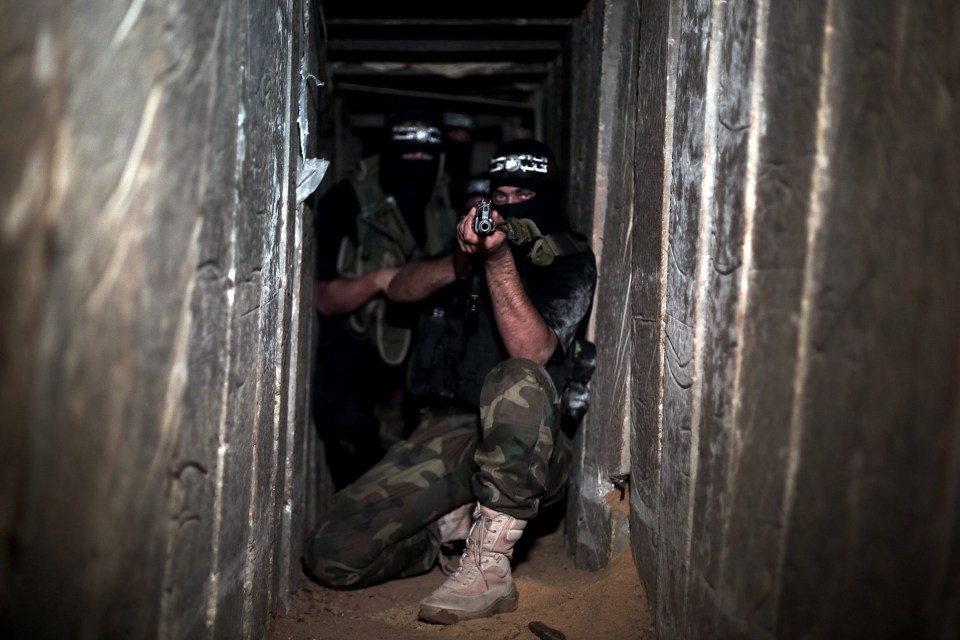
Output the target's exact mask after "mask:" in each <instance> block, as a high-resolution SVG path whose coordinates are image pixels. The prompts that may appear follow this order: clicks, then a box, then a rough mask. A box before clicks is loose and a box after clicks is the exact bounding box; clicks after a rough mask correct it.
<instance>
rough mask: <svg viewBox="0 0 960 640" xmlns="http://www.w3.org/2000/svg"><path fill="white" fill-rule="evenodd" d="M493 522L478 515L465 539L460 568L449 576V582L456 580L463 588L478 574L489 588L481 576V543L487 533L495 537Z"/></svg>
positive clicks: (493, 520)
mask: <svg viewBox="0 0 960 640" xmlns="http://www.w3.org/2000/svg"><path fill="white" fill-rule="evenodd" d="M495 522H496V520H495V519H494V518H488V517H486V516H485V515H483V513H481V514H480V519H479V520H477V521H476V522H475V523H474V525H473V527H472V528H471V529H470V535H469V536H468V537H467V546H466V547H465V548H464V550H463V553H462V554H461V555H460V567H459V568H458V569H457V570H456V572H454V574H453V576H451V578H450V579H451V580H456V581H458V582H459V583H460V585H463V586H465V585H467V584H469V583H470V581H471V580H473V576H474V573H475V572H479V573H480V577H481V578H483V583H484V585H486V586H489V584H488V583H487V577H486V576H485V575H483V542H484V538H486V536H487V533H490V534H492V535H494V536H496V534H497V531H499V529H494V528H493V526H494V524H495ZM491 545H492V543H491ZM490 553H491V555H495V554H494V552H493V550H492V549H491V551H490Z"/></svg>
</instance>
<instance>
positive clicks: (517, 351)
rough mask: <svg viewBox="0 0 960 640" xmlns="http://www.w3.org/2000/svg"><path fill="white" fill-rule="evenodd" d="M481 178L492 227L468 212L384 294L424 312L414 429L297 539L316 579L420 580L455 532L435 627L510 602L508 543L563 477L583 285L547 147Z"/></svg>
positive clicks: (584, 262) (507, 159)
mask: <svg viewBox="0 0 960 640" xmlns="http://www.w3.org/2000/svg"><path fill="white" fill-rule="evenodd" d="M489 178H490V190H491V199H492V213H491V217H492V220H493V222H494V223H495V224H496V227H495V229H494V230H493V232H492V233H491V234H489V235H483V234H481V235H478V233H477V232H476V230H475V227H474V220H475V219H476V210H475V209H474V210H471V212H470V213H469V214H468V215H466V216H465V217H464V218H462V219H461V221H460V223H459V225H458V226H457V231H456V234H457V235H456V237H457V247H456V249H455V250H454V251H452V252H451V253H450V254H448V255H444V256H442V257H440V258H436V259H428V260H420V261H416V262H412V263H409V264H407V265H405V266H404V267H403V268H401V269H400V271H399V272H398V274H397V275H396V277H395V278H394V279H393V280H392V282H391V284H390V287H389V289H388V295H389V296H390V298H391V299H394V300H398V301H404V302H417V301H419V302H420V303H421V304H422V305H423V313H422V315H421V321H420V325H419V335H418V339H417V342H416V345H415V348H414V353H413V355H412V360H411V365H410V370H409V389H410V392H411V393H412V394H413V395H414V396H415V397H416V398H417V399H418V400H419V403H420V406H421V412H420V421H419V426H418V427H417V429H416V430H415V431H414V432H413V433H412V434H411V436H410V437H409V438H408V439H407V440H406V441H404V442H402V443H400V444H398V445H395V446H394V447H393V448H392V449H391V450H390V451H389V452H388V453H387V455H386V456H385V457H384V459H383V460H382V461H381V462H380V463H379V464H378V465H376V466H375V467H374V468H373V469H371V470H370V471H369V472H368V473H366V474H364V476H363V477H361V478H360V479H359V480H358V481H357V482H356V483H354V484H353V485H351V486H350V487H348V488H347V489H346V490H344V491H343V492H341V493H340V494H338V496H337V497H336V500H335V504H334V507H333V510H332V513H330V514H329V516H328V517H327V518H326V519H325V520H324V521H323V522H322V523H321V524H320V526H319V528H318V529H317V531H316V532H315V534H314V536H313V537H312V538H311V539H310V540H308V542H307V544H306V558H305V565H306V567H307V569H308V571H309V573H310V574H311V577H312V578H313V579H315V580H316V581H317V582H319V583H321V584H324V585H326V586H331V587H336V588H356V587H363V586H368V585H372V584H376V583H378V582H382V581H384V580H387V579H390V578H396V577H404V576H410V575H415V574H418V573H422V572H425V571H428V570H429V569H430V568H431V567H432V566H433V564H434V563H435V562H436V560H437V558H438V555H439V552H440V550H441V547H442V545H444V543H447V542H450V541H452V540H456V539H458V538H466V547H465V550H464V552H463V554H462V556H461V558H460V563H459V566H458V567H455V569H454V570H453V571H452V572H451V573H452V575H450V577H449V578H448V579H447V580H446V582H444V583H443V584H442V585H441V586H440V587H439V588H438V589H437V590H436V591H434V592H433V593H432V594H431V595H429V596H428V597H427V598H425V599H424V600H423V601H422V602H421V604H420V617H421V618H422V619H424V620H427V621H430V622H436V623H444V624H449V623H453V622H457V621H459V620H464V619H469V618H478V617H483V616H489V615H492V614H495V613H500V612H505V611H512V610H514V609H516V608H517V603H518V595H517V591H516V588H515V586H514V583H513V578H512V575H511V567H510V563H511V558H512V556H513V548H514V545H515V544H516V542H517V540H518V539H520V537H521V534H522V533H523V530H524V528H525V527H526V525H527V522H528V521H529V520H530V519H532V518H535V517H536V516H537V514H538V511H539V510H540V508H541V507H542V506H544V505H545V504H548V503H550V502H551V501H554V500H557V499H558V498H560V497H562V495H563V489H564V487H565V485H566V483H567V480H568V474H569V462H570V456H571V446H570V439H569V437H568V436H567V434H566V433H564V431H563V430H561V428H560V413H561V407H560V396H561V393H562V390H563V389H564V387H565V384H566V380H565V372H566V371H568V370H569V368H568V367H567V366H566V364H567V363H568V361H569V357H570V355H571V351H572V347H573V344H574V340H575V338H576V336H577V334H578V331H579V330H580V329H581V327H582V325H583V324H584V322H585V321H586V318H587V315H588V312H589V309H590V306H591V302H592V299H593V294H594V290H595V287H596V262H595V257H594V255H593V252H592V251H591V250H590V249H589V246H588V245H587V243H586V241H585V239H584V238H583V237H582V236H578V235H576V234H573V233H572V232H571V231H570V230H569V227H568V225H567V223H566V221H565V219H564V217H563V215H562V209H561V204H562V190H561V182H560V178H559V169H558V167H557V163H556V160H555V158H554V155H553V153H552V152H551V151H550V149H549V148H548V147H547V146H546V145H544V144H543V143H541V142H539V141H536V140H530V139H524V140H516V141H512V142H508V143H506V144H504V145H502V146H501V148H500V149H499V150H498V152H497V153H496V154H495V155H494V157H493V158H492V159H491V161H490V175H489Z"/></svg>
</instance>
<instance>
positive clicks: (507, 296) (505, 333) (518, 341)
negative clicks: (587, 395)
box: [485, 250, 557, 364]
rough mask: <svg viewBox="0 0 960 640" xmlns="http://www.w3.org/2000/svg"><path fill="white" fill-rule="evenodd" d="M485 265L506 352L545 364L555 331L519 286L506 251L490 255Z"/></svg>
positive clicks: (551, 352) (513, 266)
mask: <svg viewBox="0 0 960 640" xmlns="http://www.w3.org/2000/svg"><path fill="white" fill-rule="evenodd" d="M485 268H486V274H487V288H488V289H489V290H490V300H491V302H492V304H493V314H494V318H495V319H496V322H497V329H498V330H499V333H500V337H501V339H502V340H503V345H504V346H505V347H506V348H507V352H508V353H509V354H510V356H511V357H514V358H527V359H528V360H533V361H534V362H537V363H539V364H546V363H547V361H548V360H549V359H550V356H552V355H553V352H554V350H555V349H556V347H557V335H556V333H554V331H553V329H551V328H550V327H549V326H548V325H547V323H546V322H545V321H544V319H543V316H541V315H540V312H539V311H537V308H536V307H534V306H533V303H532V302H531V301H530V298H529V297H528V296H527V293H526V291H524V290H523V284H522V283H521V281H520V274H519V273H517V267H516V264H515V263H514V261H513V256H512V255H511V254H510V251H509V250H508V251H505V252H503V253H500V254H497V255H495V256H490V257H489V258H488V259H487V261H486V263H485Z"/></svg>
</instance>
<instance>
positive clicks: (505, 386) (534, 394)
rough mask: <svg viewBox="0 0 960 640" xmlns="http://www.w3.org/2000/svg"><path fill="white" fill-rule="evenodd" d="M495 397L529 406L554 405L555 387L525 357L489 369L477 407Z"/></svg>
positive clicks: (544, 374) (540, 366)
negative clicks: (533, 404) (534, 404)
mask: <svg viewBox="0 0 960 640" xmlns="http://www.w3.org/2000/svg"><path fill="white" fill-rule="evenodd" d="M497 398H503V399H506V400H510V401H513V402H519V403H521V404H525V405H529V406H532V404H531V403H536V404H537V405H539V404H547V405H553V404H556V403H557V400H558V396H557V390H556V387H555V386H554V384H553V380H552V379H551V378H550V374H549V373H547V370H546V369H545V368H544V367H543V366H542V365H539V364H537V363H536V362H534V361H533V360H528V359H526V358H508V359H506V360H504V361H503V362H501V363H500V364H498V365H497V366H495V367H494V368H493V369H491V371H490V373H488V374H487V377H486V378H485V379H484V381H483V388H482V389H481V391H480V404H481V406H489V405H490V403H491V402H493V401H494V400H495V399H497Z"/></svg>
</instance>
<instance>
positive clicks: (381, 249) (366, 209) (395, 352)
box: [337, 157, 457, 365]
mask: <svg viewBox="0 0 960 640" xmlns="http://www.w3.org/2000/svg"><path fill="white" fill-rule="evenodd" d="M347 178H348V180H349V181H350V184H351V185H352V186H353V190H354V193H355V194H356V196H357V201H358V202H359V203H360V214H359V215H358V216H357V241H356V243H354V242H353V241H352V240H351V239H350V238H346V237H345V238H343V240H342V241H341V243H340V250H339V252H338V254H337V272H338V274H339V275H340V276H341V277H344V278H356V277H358V276H361V275H363V274H365V273H369V272H370V271H373V270H374V269H381V268H392V267H401V266H403V265H404V264H406V263H407V262H410V261H411V260H415V259H417V258H420V257H421V256H423V255H432V254H435V253H437V252H439V251H440V250H441V249H443V248H444V246H446V245H447V244H448V243H449V242H450V241H451V239H452V238H453V237H454V231H455V230H456V224H457V216H456V212H455V211H454V210H453V208H452V207H451V206H450V196H449V193H448V188H447V184H448V182H449V179H448V178H447V176H446V175H445V174H443V173H441V174H440V176H439V177H438V178H437V180H436V182H435V183H434V187H433V193H432V194H431V196H430V200H429V201H428V203H427V206H426V210H425V212H424V215H425V228H426V241H425V246H424V247H418V246H417V243H416V240H415V239H414V237H413V233H412V232H411V231H410V227H409V226H408V225H407V222H406V221H405V220H404V217H403V213H402V212H401V211H400V208H399V207H398V206H397V203H396V200H395V199H394V198H393V197H392V196H389V195H387V194H386V193H385V192H384V191H383V189H382V188H381V187H380V163H379V158H377V157H372V158H366V159H364V160H361V161H360V162H359V163H358V164H357V166H356V167H355V168H354V169H352V170H351V171H350V173H349V174H348V176H347ZM387 305H388V302H387V301H386V300H384V299H383V298H382V297H379V296H378V297H374V298H373V299H371V300H370V301H368V302H367V303H366V304H365V305H363V306H362V307H360V308H359V309H357V310H356V311H354V312H353V313H351V314H350V315H349V317H348V319H347V326H348V327H349V328H350V329H351V331H353V333H355V334H356V335H357V336H358V337H360V338H362V339H366V340H369V341H370V342H372V343H373V344H374V345H376V347H377V350H378V352H379V353H380V357H381V358H382V359H383V361H384V362H385V363H387V364H391V365H397V364H400V363H401V362H403V361H404V359H405V358H406V355H407V352H408V351H409V348H410V340H411V336H412V333H411V330H410V328H409V327H405V326H396V325H395V324H393V323H391V321H390V318H389V317H388V316H389V313H388V306H387Z"/></svg>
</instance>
